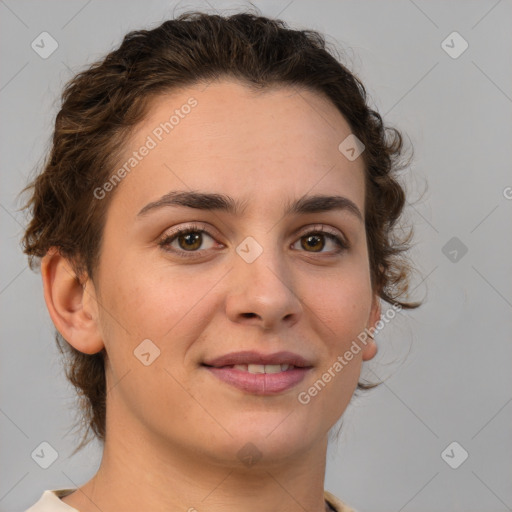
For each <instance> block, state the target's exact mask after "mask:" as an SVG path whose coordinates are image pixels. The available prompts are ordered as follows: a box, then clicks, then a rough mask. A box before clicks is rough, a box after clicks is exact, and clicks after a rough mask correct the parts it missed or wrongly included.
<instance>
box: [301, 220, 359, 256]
mask: <svg viewBox="0 0 512 512" xmlns="http://www.w3.org/2000/svg"><path fill="white" fill-rule="evenodd" d="M299 240H300V245H301V248H302V249H304V250H305V251H306V252H309V253H318V254H324V253H325V254H331V255H333V254H334V255H335V254H339V253H341V252H343V251H344V250H346V249H348V248H349V245H348V243H347V242H345V239H344V238H342V237H341V236H340V235H338V234H337V233H331V232H330V231H327V230H326V228H324V227H323V226H321V227H320V228H318V229H315V230H314V231H309V232H307V233H305V234H303V235H302V236H301V237H300V239H299ZM296 243H297V242H296ZM329 243H330V244H331V247H332V249H331V250H326V251H324V249H325V247H326V246H327V248H329V247H328V246H329Z"/></svg>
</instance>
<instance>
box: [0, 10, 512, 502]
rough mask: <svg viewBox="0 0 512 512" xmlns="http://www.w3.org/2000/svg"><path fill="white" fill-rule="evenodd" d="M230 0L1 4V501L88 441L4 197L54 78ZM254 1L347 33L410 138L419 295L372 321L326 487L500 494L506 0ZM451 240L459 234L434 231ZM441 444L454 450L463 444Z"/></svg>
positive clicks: (50, 110)
mask: <svg viewBox="0 0 512 512" xmlns="http://www.w3.org/2000/svg"><path fill="white" fill-rule="evenodd" d="M244 5H246V4H245V3H244V2H243V1H240V2H210V3H207V2H180V3H179V4H178V3H176V2H163V1H156V0H155V1H151V2H134V1H131V2H127V1H124V2H120V1H102V2H100V1H98V0H92V1H89V2H87V1H66V2H63V1H61V2H55V1H46V2H44V3H43V2H36V1H32V2H28V1H16V2H15V1H14V0H5V1H0V38H1V39H0V41H1V44H0V48H1V50H0V51H1V62H2V67H1V76H0V115H1V119H2V123H1V127H0V130H1V137H0V144H1V150H0V155H1V171H0V179H1V187H0V226H1V237H2V245H1V252H0V257H1V262H0V269H1V270H0V316H1V320H0V321H1V324H0V325H1V328H0V333H1V341H2V345H1V349H2V353H1V357H0V369H1V397H0V398H1V409H0V429H1V450H2V452H1V459H0V460H1V469H0V510H1V511H20V510H24V509H25V508H26V507H28V506H29V505H31V504H33V503H34V502H35V501H36V500H37V499H38V498H39V496H40V494H41V493H42V491H43V490H45V489H55V488H59V487H77V486H79V485H82V484H83V483H85V482H86V481H87V480H88V479H89V478H90V477H91V476H92V475H93V474H94V473H95V471H96V469H97V467H98V465H99V462H100V457H101V451H100V449H99V446H98V445H97V444H91V445H89V446H88V447H87V448H86V449H85V450H83V451H81V452H79V453H78V454H77V455H75V456H74V457H70V454H71V453H72V451H73V449H74V447H75V446H76V444H77V442H78V439H77V438H76V437H73V435H72V434H70V433H69V430H70V428H71V426H72V421H73V420H74V408H73V407H74V401H75V398H74V393H73V390H72V388H71V387H70V386H68V384H67V382H66V380H65V377H64V374H63V371H62V369H61V365H60V362H59V357H58V356H59V354H58V351H57V349H56V347H55V342H54V340H53V327H52V324H51V321H50V319H49V316H48V314H47V312H46V307H45V304H44V301H43V295H42V286H41V283H40V275H39V274H38V273H33V272H31V271H30V270H29V269H28V268H27V263H26V260H25V257H24V255H23V254H22V252H21V250H20V248H19V239H20V236H21V234H22V231H23V225H24V218H23V215H22V214H21V213H19V212H18V211H17V209H18V208H19V207H20V202H19V200H18V199H17V197H16V195H17V193H18V192H19V191H20V190H21V188H22V187H23V186H24V185H25V184H26V182H27V179H28V177H29V175H30V174H31V172H32V171H33V169H34V167H35V166H36V165H37V164H38V163H40V162H41V161H42V158H43V155H44V152H45V150H46V149H47V147H48V143H49V138H50V134H51V130H52V123H53V121H54V116H55V114H56V111H57V110H56V109H57V107H58V96H59V93H60V91H61V89H62V86H63V85H64V83H65V82H66V81H67V80H68V79H69V78H70V77H71V76H72V74H73V73H76V72H77V71H79V70H81V69H83V68H84V66H85V65H86V64H87V63H91V62H92V61H94V60H96V59H98V58H99V57H101V56H102V55H104V54H105V53H106V52H107V51H109V50H111V49H113V48H114V47H115V46H117V45H118V44H119V42H120V40H121V38H122V36H123V35H124V34H125V33H126V32H127V31H128V30H131V29H137V28H143V27H154V26H156V25H157V24H159V23H160V22H161V21H163V20H164V19H167V18H170V17H172V16H173V12H175V13H176V14H179V13H181V12H182V11H185V10H187V9H189V8H198V9H200V10H203V11H206V12H210V13H213V12H215V9H219V10H220V11H221V12H224V13H232V12H235V11H238V10H241V9H242V8H243V7H244ZM254 5H256V6H257V7H258V8H259V9H260V10H261V11H262V13H263V14H264V15H268V16H272V17H280V18H282V19H284V20H285V21H287V22H288V23H289V24H290V25H291V26H292V27H293V28H311V29H316V30H319V31H321V32H323V33H326V34H328V41H330V42H331V43H333V44H335V45H337V46H338V47H339V46H341V47H342V48H345V49H346V50H347V61H346V62H347V63H348V65H349V67H350V68H351V69H352V70H353V71H355V72H356V74H358V75H359V76H360V78H361V79H362V80H363V82H364V83H365V85H366V86H367V88H368V91H369V93H370V95H371V98H372V102H373V105H374V106H375V107H376V108H377V109H378V110H379V111H380V112H381V113H382V114H383V115H384V116H385V119H386V121H387V122H388V123H390V124H392V125H395V126H397V127H398V128H399V129H401V130H403V131H404V132H405V133H407V135H408V137H409V138H410V141H411V142H412V144H413V146H414V148H415V160H414V162H413V164H412V165H411V166H410V168H409V169H408V170H407V171H405V172H404V173H403V178H404V180H405V182H406V184H407V187H408V190H409V191H410V196H409V201H410V202H411V203H412V204H411V205H410V206H409V207H408V217H409V219H410V221H412V222H413V223H414V224H415V226H416V238H415V240H416V246H415V249H414V250H413V252H412V257H413V259H414V261H415V263H416V266H417V267H418V270H419V274H418V276H417V278H416V280H415V284H414V286H415V287H416V290H415V293H416V295H417V296H419V297H423V296H425V297H426V303H425V305H424V306H423V307H422V308H420V309H419V310H416V311H415V312H412V313H407V314H400V315H399V316H398V317H397V318H396V319H395V320H394V321H393V322H392V323H391V324H390V325H388V326H387V327H386V328H385V329H384V331H383V332H382V333H380V334H379V335H378V337H377V340H378V344H379V347H380V352H379V355H378V357H377V359H376V360H375V361H372V362H371V363H369V364H368V366H367V367H366V369H365V372H367V373H368V374H369V376H370V377H374V376H375V374H377V375H378V376H379V377H381V378H386V379H387V380H386V381H385V383H384V384H382V385H381V386H380V387H379V388H377V389H376V390H374V391H372V392H371V393H370V394H369V395H368V396H367V397H364V398H356V399H354V400H353V402H352V403H351V405H350V406H349V409H348V410H347V412H346V413H345V415H344V420H343V431H342V435H341V438H340V441H339V442H338V443H337V444H334V443H331V446H330V451H329V459H328V466H327V476H326V488H327V489H328V490H330V491H331V492H333V493H335V494H336V495H338V496H339V497H340V498H342V499H343V500H345V501H346V502H348V503H349V504H351V505H353V506H354V507H356V508H357V509H358V510H359V511H360V512H365V511H368V512H384V511H386V512H388V511H397V512H398V511H406V512H407V511H410V512H412V511H418V512H419V511H426V510H428V511H445V510H449V511H466V510H479V511H482V512H484V511H485V512H490V511H497V512H498V511H505V510H511V509H512V485H511V483H512V429H511V425H512V422H511V420H512V404H511V401H512V385H511V384H512V374H511V372H510V363H511V356H512V344H511V343H510V342H511V331H512V321H511V319H512V315H511V308H512V280H511V279H510V276H511V264H512V263H511V262H512V254H511V253H512V247H511V246H512V244H511V232H512V231H511V229H510V227H511V226H510V225H511V222H510V220H511V209H512V200H510V199H507V196H508V197H509V198H510V197H512V189H511V188H507V187H511V186H512V176H511V173H510V164H511V150H510V148H511V140H512V123H511V112H512V70H511V65H510V64H511V59H510V55H511V51H510V50H511V42H512V41H511V39H512V36H511V32H510V21H511V19H512V16H511V14H512V2H511V1H505V0H501V1H496V0H492V1H452V2H445V1H436V2H434V1H432V2H428V1H425V0H423V1H420V0H415V1H393V2H391V1H375V2H371V1H362V2H357V3H356V2H352V1H351V2H348V1H336V2H333V1H330V2H327V1H324V2H312V1H302V0H291V1H290V0H284V1H275V2H263V1H261V2H258V1H255V2H254ZM43 31H47V32H49V33H50V34H51V35H52V37H53V38H55V39H56V40H57V42H58V45H59V46H58V49H57V50H56V51H55V52H54V53H53V54H52V55H51V56H50V57H49V58H47V59H42V58H41V57H40V56H39V55H38V54H36V53H35V51H33V50H32V48H31V42H32V41H33V40H34V39H35V38H36V37H37V36H38V35H39V34H40V33H41V32H43ZM453 31H457V32H458V33H460V34H461V36H462V37H463V38H464V39H465V40H466V41H467V42H468V44H469V47H468V49H467V50H466V51H465V52H464V53H462V54H461V55H460V56H458V58H452V57H451V56H450V55H448V54H447V53H446V51H445V50H444V49H443V47H442V46H441V43H442V41H443V40H445V39H446V38H447V36H448V35H449V34H451V33H452V32H453ZM448 41H450V39H448ZM448 44H449V45H451V46H453V47H454V48H453V49H452V52H453V51H458V50H459V49H460V48H461V46H460V41H457V40H454V42H453V43H451V42H449V43H448ZM427 184H428V186H427ZM452 237H457V239H458V241H455V244H456V245H457V244H458V246H459V247H457V246H456V245H455V246H453V247H452V246H450V245H449V246H448V247H446V244H447V243H448V241H449V240H450V239H451V238H452ZM452 243H453V242H452ZM461 244H464V246H466V247H467V249H468V252H467V253H466V254H465V255H464V256H463V257H460V256H461V254H462V252H461V251H460V247H462V245H461ZM443 248H444V252H443ZM454 248H455V249H456V250H457V256H456V258H455V253H453V252H452V254H451V255H450V254H449V251H452V250H453V249H454ZM445 253H446V254H447V255H448V256H447V255H445ZM450 258H451V259H457V261H451V260H450ZM372 372H374V374H372ZM43 441H46V442H48V443H50V444H51V445H52V446H53V447H54V448H55V450H56V451H57V452H58V459H57V460H56V461H55V462H54V463H53V464H52V465H51V466H50V467H49V468H48V469H42V468H41V467H39V465H37V464H36V463H35V462H34V460H33V459H32V458H31V453H32V452H33V450H34V449H35V448H36V447H37V446H38V445H39V444H40V443H41V442H43ZM453 441H456V442H457V443H459V445H460V446H461V447H463V449H465V450H466V451H467V452H468V453H469V457H468V459H467V460H466V461H465V462H464V463H463V464H462V465H460V467H458V468H457V469H452V468H451V467H450V466H449V465H448V464H447V463H446V462H445V460H443V458H442V456H441V453H442V452H443V450H444V449H445V448H446V447H447V446H448V445H449V444H450V443H452V442H453ZM448 453H449V455H450V459H451V461H452V464H453V461H455V462H456V461H457V460H459V459H458V458H459V457H460V454H461V453H462V452H461V449H460V448H456V449H455V450H454V451H453V452H450V451H449V452H448Z"/></svg>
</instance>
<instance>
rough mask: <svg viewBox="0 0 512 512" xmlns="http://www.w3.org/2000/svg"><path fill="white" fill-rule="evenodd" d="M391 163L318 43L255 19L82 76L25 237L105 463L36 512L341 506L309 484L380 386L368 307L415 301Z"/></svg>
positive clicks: (115, 57) (173, 30)
mask: <svg viewBox="0 0 512 512" xmlns="http://www.w3.org/2000/svg"><path fill="white" fill-rule="evenodd" d="M401 151H402V139H401V136H400V133H399V132H398V131H396V130H394V129H391V128H385V127H384V126H383V124H382V121H381V118H380V116H379V114H378V113H376V112H374V111H373V110H371V109H370V108H369V107H368V106H367V104H366V96H365V90H364V87H363V85H362V84H361V83H360V82H359V80H358V79H357V78H356V77H355V76H354V75H352V74H351V73H350V72H349V71H348V70H347V69H346V68H345V67H344V66H343V65H342V64H340V63H339V62H338V61H337V60H336V59H335V58H334V57H333V56H332V55H331V54H330V53H329V52H328V51H327V50H326V48H325V43H324V39H323V38H322V36H321V35H320V34H318V33H316V32H311V31H294V30H291V29H289V28H287V27H286V25H285V24H284V23H283V22H281V21H279V20H270V19H268V18H265V17H261V16H257V15H254V14H250V13H241V14H237V15H234V16H231V17H221V16H213V15H207V14H203V13H185V14H183V15H181V16H180V17H179V18H177V19H175V20H171V21H166V22H165V23H163V24H162V25H161V26H159V27H157V28H155V29H154V30H150V31H145V30H142V31H138V32H132V33H130V34H128V35H127V36H126V37H125V39H124V41H123V43H122V44H121V46H120V47H119V48H118V49H117V50H115V51H113V52H112V53H110V54H109V55H107V56H106V58H105V59H104V60H103V61H101V62H99V63H97V64H95V65H93V66H92V67H91V68H90V69H88V70H87V71H85V72H82V73H80V74H79V75H78V76H76V77H75V78H74V79H73V80H72V81H71V82H70V83H69V84H68V85H67V87H66V89H65V91H64V93H63V103H62V108H61V110H60V112H59V114H58V115H57V119H56V123H55V132H54V137H53V146H52V149H51V153H50V155H49V157H48V160H47V163H46V165H45V168H44V170H43V172H42V173H41V174H40V175H39V176H38V177H37V178H36V180H35V181H34V183H33V184H32V185H31V188H30V190H31V192H32V196H31V199H30V201H29V204H28V206H29V207H30V208H31V212H32V220H31V223H30V225H29V226H28V228H27V231H26V233H25V237H24V243H25V251H26V253H27V254H28V255H29V257H30V259H31V263H32V264H34V263H35V262H36V261H40V264H41V274H42V279H43V284H44V295H45V300H46V304H47V307H48V311H49V313H50V316H51V318H52V321H53V323H54V324H55V327H56V329H57V341H58V343H59V346H60V347H62V351H63V352H64V353H65V354H66V355H67V356H68V370H67V376H68V378H69V379H70V381H71V382H72V383H73V384H74V385H75V386H76V388H77V390H78V391H79V393H80V396H82V398H83V419H84V425H85V426H86V427H88V429H89V430H88V432H89V431H92V432H93V434H94V435H95V436H96V437H97V438H98V439H99V440H100V441H102V442H103V443H104V450H103V457H102V461H101V465H100V468H99V470H98V472H97V473H96V475H95V476H94V477H93V478H92V479H91V480H89V481H88V482H86V483H85V484H84V485H82V486H81V487H80V488H78V489H54V490H48V491H45V492H44V493H43V495H42V497H41V499H40V500H39V501H38V502H37V503H36V504H35V505H34V506H33V507H31V508H30V509H29V510H30V511H31V512H36V511H43V510H45V511H48V510H52V511H60V510H62V511H72V510H79V511H80V512H91V511H97V510H101V511H102V512H113V511H118V510H124V511H140V510H155V511H156V510H162V511H163V510H190V511H193V510H198V511H201V510H208V511H210V512H214V511H217V510H223V511H226V510H244V511H261V510H265V511H290V512H291V511H296V510H297V511H299V510H301V511H302V510H308V511H314V512H321V511H324V510H337V511H350V510H353V509H351V508H350V507H349V506H348V505H346V504H344V503H343V502H342V501H341V500H339V499H338V498H336V497H335V496H333V495H332V494H330V493H328V492H325V491H324V489H323V485H324V474H325V465H326V451H327V441H328V435H329V431H330V429H331V428H332V427H333V426H334V425H335V424H336V422H337V421H338V420H339V418H340V417H341V415H342V414H343V412H344V411H345V409H346V407H347V405H348V403H349V402H350V399H351V397H352V395H353V393H354V391H355V389H356V387H359V388H361V389H366V388H369V387H372V386H371V385H367V384H363V383H361V384H358V379H359V376H360V371H361V366H362V362H363V361H367V360H370V359H372V358H373V357H374V356H375V354H376V352H377V346H376V343H375V341H374V339H373V338H372V336H371V334H372V333H373V332H375V331H376V330H377V329H378V324H379V319H380V315H381V302H382V301H385V302H387V303H389V304H391V305H393V306H394V307H395V308H401V307H404V308H413V307H417V305H418V304H417V303H412V302H410V301H408V297H407V284H408V277H409V268H408V266H407V264H406V261H405V259H404V257H403V254H404V251H405V250H406V249H407V247H408V245H407V244H408V239H405V240H399V239H398V238H397V236H396V234H395V233H394V230H393V228H394V226H395V224H396V222H397V221H398V219H399V218H400V214H401V212H402V208H403V205H404V202H405V197H404V191H403V189H402V187H401V186H400V184H399V183H398V181H397V179H396V177H395V173H396V171H397V170H398V169H399V163H400V162H399V157H400V155H401ZM367 333H369V334H370V335H369V336H368V335H367ZM85 441H86V439H85V438H84V439H83V441H82V443H81V445H80V446H79V447H78V449H79V448H81V447H82V446H83V444H84V443H85Z"/></svg>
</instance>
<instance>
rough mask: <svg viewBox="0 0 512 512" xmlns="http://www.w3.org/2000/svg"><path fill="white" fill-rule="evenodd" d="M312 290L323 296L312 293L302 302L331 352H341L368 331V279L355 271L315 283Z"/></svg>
mask: <svg viewBox="0 0 512 512" xmlns="http://www.w3.org/2000/svg"><path fill="white" fill-rule="evenodd" d="M315 289H321V290H322V293H314V291H311V292H310V293H309V294H308V298H306V297H305V298H304V299H305V300H304V301H305V303H306V304H308V305H311V306H310V307H311V309H312V310H313V311H314V313H315V314H314V315H313V316H312V319H315V318H316V320H317V321H318V323H319V327H322V326H323V330H322V332H323V333H324V336H323V338H324V339H325V340H330V342H329V345H330V346H331V347H332V348H333V349H336V350H342V349H343V347H344V346H345V345H347V344H348V345H350V344H351V342H352V340H353V339H356V338H357V336H358V334H360V333H361V332H362V331H363V330H364V328H365V327H367V322H368V318H369V314H370V310H371V303H372V292H371V285H370V279H369V275H368V273H367V272H365V271H364V269H361V270H358V269H357V268H354V269H352V270H350V271H348V272H346V274H345V275H344V276H339V275H338V276H332V277H331V278H329V279H325V280H323V281H322V282H321V283H316V285H315ZM306 311H307V309H306Z"/></svg>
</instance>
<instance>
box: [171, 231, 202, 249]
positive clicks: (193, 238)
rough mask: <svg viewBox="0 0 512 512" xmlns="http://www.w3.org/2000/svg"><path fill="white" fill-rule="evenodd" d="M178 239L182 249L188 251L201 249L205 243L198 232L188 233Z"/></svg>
mask: <svg viewBox="0 0 512 512" xmlns="http://www.w3.org/2000/svg"><path fill="white" fill-rule="evenodd" d="M176 238H177V240H178V245H179V246H180V248H181V249H184V250H186V251H188V250H195V249H199V248H200V247H201V244H202V242H203V237H202V235H200V234H199V233H198V232H197V231H193V232H190V233H186V234H184V235H183V234H182V235H178V236H177V237H176Z"/></svg>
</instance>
